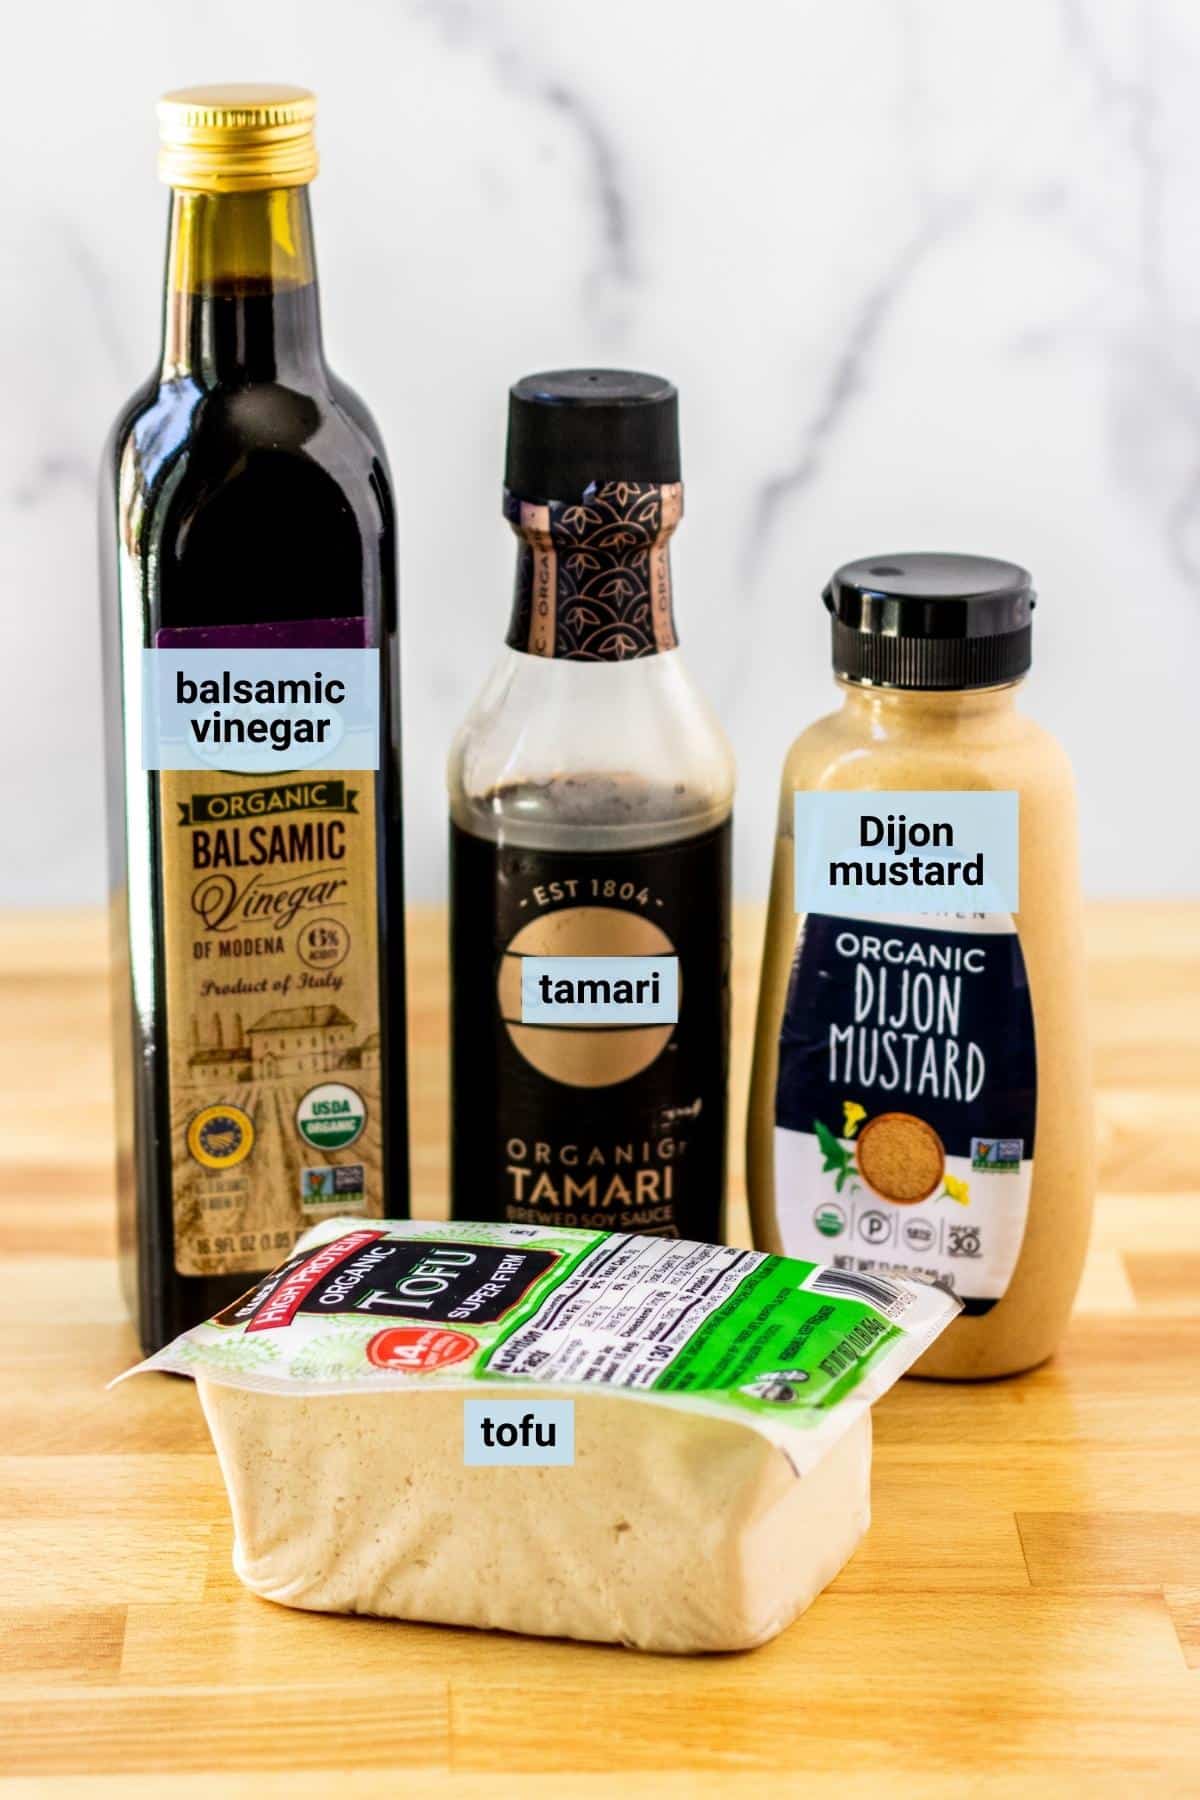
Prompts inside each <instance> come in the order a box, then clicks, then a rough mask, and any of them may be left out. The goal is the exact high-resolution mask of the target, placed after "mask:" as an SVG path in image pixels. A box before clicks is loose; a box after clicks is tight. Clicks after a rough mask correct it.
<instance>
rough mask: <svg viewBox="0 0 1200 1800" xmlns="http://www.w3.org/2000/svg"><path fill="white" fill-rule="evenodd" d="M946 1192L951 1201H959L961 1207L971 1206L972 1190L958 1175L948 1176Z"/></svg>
mask: <svg viewBox="0 0 1200 1800" xmlns="http://www.w3.org/2000/svg"><path fill="white" fill-rule="evenodd" d="M946 1192H947V1193H948V1194H949V1196H950V1198H951V1200H957V1201H958V1204H959V1205H960V1206H969V1205H970V1204H971V1201H970V1193H971V1190H970V1188H969V1187H968V1185H967V1183H966V1182H965V1181H960V1180H959V1179H958V1177H957V1175H947V1177H946Z"/></svg>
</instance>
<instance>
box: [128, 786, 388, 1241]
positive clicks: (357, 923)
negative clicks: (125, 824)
mask: <svg viewBox="0 0 1200 1800" xmlns="http://www.w3.org/2000/svg"><path fill="white" fill-rule="evenodd" d="M375 779H376V778H375V776H374V774H372V773H370V772H355V773H353V774H347V773H338V774H325V773H324V772H319V771H315V770H307V771H302V772H299V773H295V772H293V773H291V774H289V775H288V776H287V777H286V778H264V777H262V776H250V775H239V774H230V773H222V772H220V771H217V770H198V769H195V770H182V769H181V770H169V771H163V773H162V774H161V775H160V777H159V795H160V801H159V824H160V839H161V845H162V886H163V894H162V911H163V918H164V922H165V968H166V998H167V1007H166V1015H167V1037H168V1067H169V1080H170V1113H171V1171H172V1197H173V1211H174V1225H175V1267H176V1269H177V1270H178V1271H179V1273H180V1274H181V1275H225V1274H235V1273H241V1272H248V1271H254V1270H259V1269H262V1268H263V1267H264V1266H268V1265H270V1264H272V1263H274V1262H276V1261H278V1260H279V1259H280V1258H281V1257H283V1256H286V1255H287V1254H288V1252H289V1251H290V1250H291V1248H292V1245H293V1243H294V1242H295V1239H296V1237H297V1235H298V1233H299V1232H300V1231H301V1230H303V1229H304V1227H305V1225H306V1224H309V1223H311V1222H312V1220H313V1219H314V1218H319V1217H321V1216H323V1215H326V1214H329V1213H338V1214H343V1213H349V1214H367V1215H370V1216H378V1214H379V1213H380V1212H381V1211H382V1197H383V1182H382V1151H383V1131H382V1118H381V1111H380V1108H381V1074H380V1035H379V1032H380V1021H379V946H378V941H377V922H376V910H375V891H376V890H375V871H376V860H375V859H376V844H375Z"/></svg>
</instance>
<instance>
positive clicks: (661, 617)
mask: <svg viewBox="0 0 1200 1800" xmlns="http://www.w3.org/2000/svg"><path fill="white" fill-rule="evenodd" d="M504 516H505V518H506V519H507V520H508V522H509V524H510V525H511V526H512V528H513V530H514V531H515V532H516V533H517V536H518V537H519V538H520V539H521V546H520V549H519V551H518V554H517V580H516V590H515V593H514V595H513V614H512V623H511V625H510V626H509V629H508V637H507V639H506V640H505V641H506V642H507V643H508V644H510V645H511V646H512V648H513V649H514V650H523V651H525V652H526V653H527V654H528V655H530V656H557V657H562V658H565V659H566V660H568V661H570V662H628V661H630V660H631V659H632V658H634V657H639V656H656V655H657V654H658V652H659V651H660V650H673V649H674V648H675V646H676V644H677V643H678V642H679V639H678V638H677V637H676V635H675V615H674V611H673V609H672V605H671V553H670V548H669V541H670V537H671V533H672V532H673V531H674V529H675V527H676V525H678V523H679V521H680V519H681V517H682V516H683V485H682V483H681V482H678V481H675V482H670V483H668V484H666V485H665V486H664V485H660V484H659V483H657V482H649V481H605V482H602V483H600V484H599V485H598V486H592V487H590V488H588V490H587V492H586V493H585V494H584V495H583V497H582V499H580V500H571V501H563V500H550V501H546V502H542V503H538V502H535V501H532V500H522V499H521V498H520V497H519V496H518V495H516V494H513V493H510V492H509V491H508V489H507V488H506V489H505V491H504Z"/></svg>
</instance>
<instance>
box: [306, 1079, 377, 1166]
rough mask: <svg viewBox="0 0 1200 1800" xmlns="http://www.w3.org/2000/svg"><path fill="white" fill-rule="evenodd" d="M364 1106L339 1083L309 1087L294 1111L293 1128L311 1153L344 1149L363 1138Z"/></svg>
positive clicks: (359, 1099) (365, 1115)
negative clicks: (357, 1139)
mask: <svg viewBox="0 0 1200 1800" xmlns="http://www.w3.org/2000/svg"><path fill="white" fill-rule="evenodd" d="M366 1122H367V1103H366V1101H365V1100H364V1099H363V1097H362V1095H361V1094H360V1093H358V1092H357V1091H356V1090H355V1089H354V1088H352V1087H347V1086H346V1085H345V1083H344V1082H341V1081H326V1082H322V1084H321V1086H320V1087H315V1088H309V1090H308V1092H307V1094H305V1096H304V1098H303V1100H301V1102H300V1104H299V1106H298V1107H297V1108H296V1129H297V1131H298V1132H299V1133H300V1136H301V1137H302V1138H303V1139H304V1141H305V1143H306V1144H311V1145H312V1146H313V1149H314V1150H344V1149H345V1148H346V1146H347V1144H352V1143H354V1141H355V1139H356V1138H358V1137H360V1136H361V1135H362V1129H363V1126H364V1125H365V1124H366Z"/></svg>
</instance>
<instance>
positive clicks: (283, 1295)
mask: <svg viewBox="0 0 1200 1800" xmlns="http://www.w3.org/2000/svg"><path fill="white" fill-rule="evenodd" d="M958 1309H959V1306H958V1301H957V1300H955V1299H954V1298H953V1296H952V1295H950V1294H949V1293H947V1292H945V1291H944V1290H943V1289H941V1288H936V1287H931V1286H926V1285H924V1284H922V1283H920V1282H914V1281H906V1280H901V1279H900V1278H898V1277H892V1276H887V1277H884V1276H882V1275H875V1274H872V1275H865V1274H852V1273H849V1272H847V1271H843V1270H840V1269H831V1268H823V1267H821V1266H820V1265H817V1264H813V1263H808V1262H795V1261H792V1260H790V1259H789V1258H786V1257H779V1256H767V1255H763V1254H761V1253H759V1252H757V1251H751V1250H738V1249H734V1248H732V1247H730V1246H727V1245H714V1244H698V1243H689V1242H686V1241H683V1240H680V1239H671V1238H657V1237H632V1236H626V1235H624V1234H619V1233H604V1232H588V1231H574V1230H565V1229H564V1230H557V1229H543V1228H541V1227H537V1226H525V1225H494V1224H487V1225H483V1224H480V1225H473V1224H463V1223H454V1224H428V1223H425V1222H422V1221H418V1220H406V1221H395V1222H393V1221H388V1220H357V1221H356V1220H348V1219H338V1220H330V1221H327V1222H323V1223H322V1224H321V1225H319V1226H318V1227H316V1228H315V1229H314V1230H312V1231H310V1232H309V1233H308V1234H307V1235H306V1236H305V1237H303V1238H302V1239H301V1240H300V1242H299V1243H298V1245H297V1247H296V1250H295V1252H294V1253H293V1255H292V1256H291V1257H290V1258H289V1259H288V1261H287V1262H285V1263H283V1264H282V1265H281V1267H279V1268H278V1269H276V1270H274V1272H273V1273H272V1274H270V1275H268V1276H266V1277H265V1278H264V1279H263V1280H262V1281H260V1282H259V1283H258V1285H257V1286H256V1287H254V1288H253V1289H252V1290H251V1291H250V1292H249V1293H247V1294H246V1295H245V1296H244V1297H243V1298H242V1299H241V1300H239V1301H237V1302H236V1303H235V1304H234V1305H232V1306H229V1307H227V1308H226V1309H225V1311H223V1312H221V1313H219V1314H218V1315H217V1316H216V1317H215V1318H213V1319H210V1320H209V1321H208V1322H207V1324H204V1325H198V1326H196V1327H195V1328H194V1329H193V1330H191V1331H187V1332H185V1333H184V1334H183V1336H182V1337H179V1338H177V1339H176V1340H175V1342H174V1343H172V1344H170V1345H168V1346H167V1348H166V1349H164V1350H161V1351H159V1352H158V1354H157V1355H155V1356H152V1357H150V1359H149V1360H148V1361H147V1362H144V1363H142V1364H141V1365H140V1368H141V1369H170V1370H173V1371H175V1372H176V1373H177V1374H181V1375H190V1376H193V1377H194V1378H195V1381H196V1385H197V1388H198V1390H199V1395H200V1403H201V1405H202V1406H203V1408H204V1414H205V1417H206V1419H207V1420H208V1425H209V1429H210V1431H211V1432H212V1438H213V1443H214V1445H215V1447H216V1452H217V1456H218V1458H219V1460H220V1464H221V1471H222V1474H223V1475H224V1477H225V1485H226V1487H227V1488H228V1491H229V1501H230V1506H231V1508H232V1511H233V1522H234V1530H235V1548H234V1567H235V1569H236V1571H237V1574H238V1575H239V1577H240V1578H241V1580H242V1581H243V1582H244V1583H245V1584H246V1586H247V1587H248V1588H250V1589H252V1591H253V1592H254V1593H256V1594H261V1595H262V1596H263V1597H264V1598H266V1599H268V1600H275V1601H278V1602H280V1603H281V1604H282V1605H284V1606H296V1607H305V1608H310V1609H313V1610H316V1611H320V1612H339V1613H370V1614H374V1615H376V1616H380V1617H384V1618H397V1619H419V1620H429V1621H437V1622H440V1623H444V1624H449V1625H472V1626H481V1627H490V1628H493V1629H497V1630H505V1631H520V1632H530V1633H535V1634H537V1635H540V1636H547V1637H573V1638H587V1639H593V1640H597V1641H601V1642H611V1643H622V1644H629V1645H633V1646H636V1647H637V1648H639V1649H643V1650H658V1651H676V1652H682V1651H714V1650H744V1649H749V1648H751V1647H753V1646H754V1645H757V1644H762V1643H765V1642H766V1641H767V1640H768V1639H769V1638H772V1637H774V1636H775V1635H776V1633H777V1632H779V1631H782V1630H783V1628H784V1627H785V1626H787V1625H789V1624H791V1622H792V1620H793V1619H795V1618H796V1617H797V1615H798V1614H800V1613H801V1612H803V1611H804V1609H805V1608H806V1607H807V1606H809V1605H810V1604H811V1603H812V1601H813V1600H814V1599H815V1598H816V1596H817V1595H818V1594H819V1593H820V1591H821V1589H822V1588H824V1587H825V1586H826V1585H827V1584H828V1583H829V1582H830V1581H832V1580H833V1578H834V1576H835V1575H836V1574H837V1573H838V1571H839V1569H841V1568H842V1566H843V1565H844V1564H845V1562H846V1561H847V1560H848V1559H849V1557H850V1556H851V1555H852V1554H853V1552H854V1550H855V1548H856V1547H857V1545H858V1543H859V1542H860V1540H861V1538H862V1536H863V1533H864V1532H865V1531H866V1529H867V1526H868V1524H869V1522H870V1476H871V1417H870V1408H871V1404H872V1402H873V1401H875V1400H877V1399H878V1398H879V1396H880V1395H881V1394H883V1393H885V1392H886V1390H887V1389H888V1388H889V1387H891V1385H892V1383H893V1382H894V1381H896V1380H897V1378H898V1377H899V1376H900V1375H902V1374H903V1373H904V1371H905V1370H906V1369H907V1368H908V1367H909V1366H910V1365H911V1364H912V1363H913V1362H914V1361H915V1360H916V1358H917V1357H918V1356H919V1355H920V1354H921V1352H922V1351H923V1350H925V1349H926V1348H927V1346H928V1345H929V1344H930V1343H931V1342H932V1340H933V1339H934V1338H935V1337H936V1336H937V1335H938V1333H939V1332H940V1331H942V1330H943V1328H944V1327H945V1326H946V1325H947V1324H948V1323H949V1321H950V1320H951V1319H952V1318H953V1317H954V1315H955V1314H956V1313H957V1312H958ZM134 1372H135V1371H130V1373H134ZM486 1399H491V1400H493V1401H497V1400H503V1401H507V1402H512V1401H513V1400H519V1401H520V1402H521V1403H522V1405H523V1406H527V1405H529V1404H530V1403H536V1402H538V1401H539V1400H551V1399H552V1400H560V1401H561V1400H569V1401H571V1402H572V1404H573V1410H574V1461H573V1462H572V1463H570V1464H564V1465H558V1466H547V1465H545V1464H538V1465H531V1464H526V1463H522V1464H512V1465H508V1466H483V1467H480V1466H474V1465H473V1464H469V1463H468V1462H467V1461H466V1460H465V1456H466V1442H465V1437H464V1432H465V1429H466V1425H465V1416H466V1413H467V1408H466V1407H465V1406H464V1402H465V1401H468V1400H486ZM472 1410H474V1409H472Z"/></svg>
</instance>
